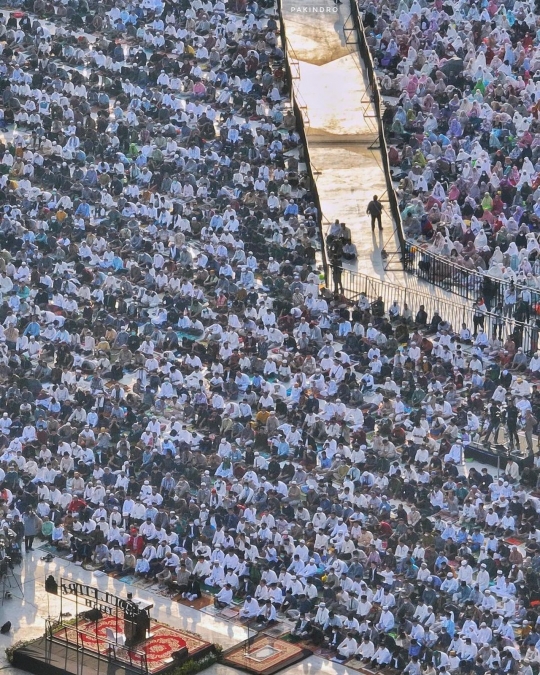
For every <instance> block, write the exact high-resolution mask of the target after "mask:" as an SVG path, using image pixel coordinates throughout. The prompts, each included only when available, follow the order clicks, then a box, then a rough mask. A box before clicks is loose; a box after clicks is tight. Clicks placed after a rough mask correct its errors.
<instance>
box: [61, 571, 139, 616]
mask: <svg viewBox="0 0 540 675" xmlns="http://www.w3.org/2000/svg"><path fill="white" fill-rule="evenodd" d="M59 590H60V595H62V596H64V597H71V598H73V599H76V600H82V601H83V602H84V604H85V605H86V607H91V608H93V609H99V610H100V611H101V612H102V613H103V614H110V615H114V614H116V613H117V612H118V610H121V611H123V612H125V611H126V609H127V610H128V613H129V614H132V615H133V614H138V612H139V609H138V607H137V606H136V605H134V603H133V602H130V601H129V600H125V599H124V598H119V597H118V596H116V595H113V594H112V593H108V592H107V591H102V590H100V589H99V588H94V587H93V586H88V584H81V583H79V582H77V581H73V580H72V579H60V586H59Z"/></svg>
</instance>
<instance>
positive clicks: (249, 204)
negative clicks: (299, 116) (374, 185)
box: [0, 0, 540, 675]
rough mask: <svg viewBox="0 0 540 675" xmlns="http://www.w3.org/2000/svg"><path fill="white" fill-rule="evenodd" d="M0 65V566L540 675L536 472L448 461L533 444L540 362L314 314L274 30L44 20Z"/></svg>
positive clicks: (218, 10)
mask: <svg viewBox="0 0 540 675" xmlns="http://www.w3.org/2000/svg"><path fill="white" fill-rule="evenodd" d="M402 4H403V3H402ZM385 7H386V6H384V5H382V6H381V12H382V14H381V18H380V21H381V22H383V23H384V11H386V9H385ZM490 7H491V5H490ZM415 11H416V10H415ZM415 11H413V10H412V9H411V10H410V14H411V17H415V16H416V14H415ZM26 12H28V13H26ZM408 12H409V9H407V8H406V7H405V9H403V13H404V14H407V13H408ZM433 12H434V13H435V14H434V16H438V15H437V12H442V10H441V9H433ZM421 13H422V12H421ZM372 14H373V16H374V17H375V8H372ZM507 14H508V12H507ZM398 16H400V17H401V14H400V15H398ZM412 20H413V19H412V18H411V21H412ZM433 20H435V19H434V18H433ZM400 21H401V18H400ZM381 27H382V28H384V30H383V31H381V32H383V34H384V36H385V38H384V39H386V35H387V34H389V33H390V27H389V26H387V27H386V26H385V27H383V26H382V24H381ZM430 30H433V29H430ZM448 30H450V29H448ZM409 32H410V35H411V36H416V37H417V39H419V40H420V39H421V33H420V34H419V33H418V31H413V30H412V29H411V30H410V31H409ZM418 36H420V37H418ZM432 38H433V40H434V39H435V38H434V36H432ZM467 39H468V36H467ZM0 42H1V45H2V51H1V54H0V77H1V78H2V84H3V88H2V106H1V108H0V109H1V110H2V113H3V122H2V126H3V128H4V133H5V140H4V142H3V143H2V144H1V147H0V157H1V159H0V174H1V178H0V205H1V207H2V217H1V221H0V244H1V248H2V250H1V252H0V292H1V294H2V299H1V304H0V383H1V384H0V404H1V415H0V453H1V454H0V481H1V482H0V505H1V511H2V519H1V524H0V528H1V530H2V533H3V536H2V537H1V538H0V539H1V546H0V556H2V557H3V556H5V555H8V556H10V557H11V558H12V560H13V561H16V560H17V559H18V558H20V557H21V556H22V555H26V552H27V551H31V550H33V548H34V545H36V546H37V542H36V538H37V540H38V541H39V545H42V543H41V542H46V544H47V546H48V547H49V550H54V551H56V552H58V554H59V555H62V556H65V557H66V558H67V559H69V560H71V561H72V562H73V563H74V564H78V565H85V566H88V567H89V568H91V569H94V570H96V569H100V570H103V571H105V572H107V573H110V574H116V575H119V576H120V575H121V576H125V575H134V576H136V577H141V578H144V579H148V581H149V582H151V583H152V584H154V585H157V586H159V587H161V589H162V590H164V589H169V590H170V593H171V598H176V599H178V601H179V602H186V603H193V602H195V600H196V599H197V598H200V597H201V596H202V595H203V594H211V595H213V596H214V603H215V606H216V608H217V609H222V608H232V607H235V608H237V610H238V614H237V620H240V621H244V622H252V623H253V624H254V625H258V626H265V625H270V624H273V623H275V622H279V621H285V620H288V621H291V625H290V639H292V640H297V641H301V642H303V643H308V644H309V645H312V646H314V647H315V648H317V647H319V648H321V649H324V650H328V653H329V654H330V655H332V656H334V657H335V658H337V659H338V660H341V661H345V662H346V661H348V660H350V659H353V660H354V661H360V662H363V664H365V665H366V666H371V667H374V668H386V669H394V670H396V671H397V670H404V671H406V672H407V673H408V674H410V675H420V673H421V672H422V673H427V674H428V675H435V674H437V675H438V674H440V673H442V674H443V675H444V674H445V673H457V672H464V673H467V672H471V671H474V672H475V674H476V675H483V673H486V672H490V673H493V674H494V675H502V674H503V673H508V672H514V673H517V672H519V673H521V674H522V675H532V674H533V673H535V674H536V673H537V672H538V664H540V648H539V649H537V648H536V646H537V644H538V643H539V640H540V615H539V614H538V612H537V611H536V609H535V607H536V605H537V604H538V601H539V600H540V584H539V581H538V572H539V570H540V548H539V540H540V517H539V512H540V501H539V500H538V499H537V498H536V497H535V496H534V494H533V493H534V490H535V489H536V487H537V482H538V475H539V473H540V464H539V462H538V460H537V458H536V457H534V458H532V457H529V461H528V462H527V463H526V464H525V465H524V466H523V467H520V465H519V464H518V463H517V462H516V461H513V460H508V461H505V462H504V466H502V467H501V472H500V476H499V475H496V474H495V472H494V471H491V470H488V469H487V468H485V469H482V470H480V469H476V468H470V470H466V468H465V465H464V463H463V460H464V456H465V453H466V452H467V449H468V448H469V447H470V446H471V445H474V444H476V443H478V442H479V441H483V442H485V443H490V442H491V439H492V438H493V442H494V443H495V444H497V443H499V442H502V443H507V445H508V447H509V448H511V449H520V450H522V451H523V452H524V453H525V454H529V455H530V456H532V454H533V452H534V451H535V450H537V447H536V446H537V442H538V441H537V427H538V420H540V417H539V415H540V392H539V391H538V388H537V385H536V384H535V381H536V379H537V377H538V372H539V371H540V353H536V354H535V355H534V356H532V358H529V357H528V356H527V355H525V354H524V353H523V350H522V348H521V347H520V346H519V339H518V338H517V337H516V335H513V334H507V332H506V325H505V323H504V322H503V324H502V325H501V328H500V329H499V330H498V331H497V332H495V334H493V335H488V334H487V333H486V332H485V331H484V329H483V323H482V321H481V320H480V319H478V320H476V321H475V322H474V326H466V325H464V326H461V327H459V326H452V325H451V324H450V323H449V322H448V321H447V320H445V318H444V316H441V315H439V314H438V313H437V312H435V313H434V314H433V316H428V315H427V313H426V311H425V310H424V308H423V307H422V306H419V307H411V308H409V307H407V306H404V307H399V306H398V304H397V303H393V304H392V305H390V306H388V307H385V305H384V302H383V300H382V298H376V297H370V298H368V297H367V296H366V295H365V294H361V295H360V297H359V298H355V299H354V302H350V301H349V300H348V299H347V298H345V297H344V296H343V294H342V292H341V290H342V289H340V286H339V267H338V269H337V272H336V274H337V278H336V279H334V281H336V282H337V283H336V288H335V289H334V292H330V291H329V290H328V288H327V287H326V286H325V284H324V283H323V278H322V277H321V275H320V271H319V269H318V267H317V262H316V260H317V249H318V247H319V246H320V243H319V228H320V214H319V213H318V210H317V207H316V206H315V203H314V195H313V193H312V191H311V186H310V183H309V179H308V176H307V173H306V172H305V171H304V170H303V168H302V167H303V165H302V154H301V151H302V148H301V146H300V144H299V141H300V136H299V133H298V131H297V129H296V120H295V117H294V114H293V113H292V112H291V109H290V100H289V97H288V82H287V80H286V68H285V63H284V55H283V50H282V45H281V43H280V36H279V17H277V16H276V15H275V12H274V11H273V8H272V6H268V7H266V6H265V5H264V3H262V4H258V3H257V2H255V0H251V1H250V2H249V3H246V2H245V1H243V0H235V2H234V3H230V4H226V3H225V2H223V1H222V0H216V2H211V1H206V2H203V1H202V0H193V1H192V2H188V1H187V0H186V1H184V2H178V3H171V2H161V0H140V1H135V2H128V3H126V4H125V5H120V4H119V3H111V2H109V3H107V2H101V3H97V2H93V1H91V2H88V0H68V2H66V3H62V4H58V5H53V4H52V3H47V2H46V1H45V0H35V2H33V3H29V4H27V5H23V6H22V8H21V11H20V12H17V13H12V14H11V15H6V16H4V17H3V18H2V19H1V20H0ZM452 44H454V45H457V42H456V39H455V38H453V39H452ZM411 49H413V47H411ZM413 64H414V62H413ZM411 67H412V66H411ZM501 86H502V85H501ZM502 89H503V93H504V87H502ZM463 100H465V99H463ZM460 102H461V99H460ZM410 109H411V110H412V108H410ZM475 170H476V169H475ZM469 192H470V193H471V194H473V191H469ZM473 196H474V195H473ZM372 211H373V209H372ZM372 215H373V213H372ZM375 215H376V214H375ZM375 222H377V219H376V218H375V219H374V224H375ZM379 224H380V223H379ZM329 236H330V243H332V240H333V241H334V243H333V246H334V247H335V250H336V251H338V252H339V254H340V255H341V254H342V253H347V251H346V250H345V251H344V248H345V246H346V245H347V244H348V242H350V236H349V237H347V228H346V226H345V225H343V224H341V223H336V224H335V226H334V227H333V228H332V230H331V232H330V233H329ZM349 253H350V254H351V255H353V254H354V251H349ZM50 547H52V549H51V548H50ZM171 601H172V600H171ZM229 616H230V615H229Z"/></svg>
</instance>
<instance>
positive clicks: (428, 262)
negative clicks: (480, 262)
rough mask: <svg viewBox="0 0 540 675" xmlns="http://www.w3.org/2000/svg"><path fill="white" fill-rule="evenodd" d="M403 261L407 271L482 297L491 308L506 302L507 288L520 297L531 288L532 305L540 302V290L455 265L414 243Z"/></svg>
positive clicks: (471, 296) (407, 247) (469, 296)
mask: <svg viewBox="0 0 540 675" xmlns="http://www.w3.org/2000/svg"><path fill="white" fill-rule="evenodd" d="M403 263H404V267H405V271H406V272H409V273H410V274H414V275H416V276H417V277H418V278H419V279H423V280H425V281H427V282H429V283H430V284H434V285H436V286H440V287H442V288H444V289H445V290H447V291H451V292H452V293H455V294H456V295H460V296H461V297H462V298H467V299H468V300H471V301H474V300H476V299H477V298H478V297H483V298H484V299H485V300H486V301H487V303H486V304H487V305H488V306H489V307H494V306H495V305H496V304H497V303H498V302H502V303H504V297H505V293H506V291H508V290H515V292H516V294H517V295H518V297H519V295H520V294H521V293H522V292H523V291H528V292H529V293H530V294H531V305H532V306H533V307H536V306H537V305H538V304H539V303H540V290H538V289H535V288H532V287H529V286H524V285H523V284H520V283H514V282H512V281H510V280H506V279H497V278H495V277H492V276H491V275H489V274H487V273H486V272H479V271H477V270H470V269H468V268H467V267H462V266H460V265H456V264H455V262H453V261H452V259H451V258H445V257H443V256H439V255H437V254H435V253H431V252H430V251H426V250H425V249H422V248H420V247H419V246H418V245H417V244H414V243H413V242H406V244H405V249H404V254H403Z"/></svg>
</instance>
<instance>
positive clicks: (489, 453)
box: [464, 443, 534, 471]
mask: <svg viewBox="0 0 540 675" xmlns="http://www.w3.org/2000/svg"><path fill="white" fill-rule="evenodd" d="M464 454H465V458H466V459H474V460H475V461H476V462H481V463H482V464H489V465H490V466H494V467H496V466H498V467H499V468H500V470H501V471H504V468H505V467H506V462H507V461H508V460H509V459H513V460H514V461H515V462H516V463H517V465H518V466H519V469H520V471H523V469H525V468H530V467H532V466H533V464H534V456H533V455H528V456H525V457H524V456H523V455H522V454H520V453H517V452H516V453H512V452H510V450H509V449H508V447H507V446H506V445H502V444H491V443H470V444H469V445H468V446H467V447H466V448H464Z"/></svg>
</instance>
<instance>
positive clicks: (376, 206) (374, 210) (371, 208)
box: [366, 195, 383, 232]
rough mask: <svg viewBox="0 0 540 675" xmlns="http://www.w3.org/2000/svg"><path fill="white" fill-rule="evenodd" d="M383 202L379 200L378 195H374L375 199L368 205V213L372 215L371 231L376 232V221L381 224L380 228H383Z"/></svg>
mask: <svg viewBox="0 0 540 675" xmlns="http://www.w3.org/2000/svg"><path fill="white" fill-rule="evenodd" d="M382 209H383V207H382V204H381V202H380V201H379V198H378V197H377V195H373V199H372V200H371V201H370V202H369V204H368V205H367V209H366V213H368V214H369V215H370V216H371V231H372V232H375V223H377V225H378V226H379V230H382V229H383V226H382V218H381V215H382Z"/></svg>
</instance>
